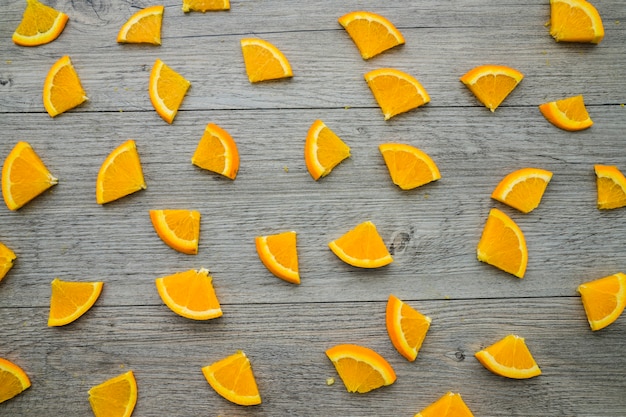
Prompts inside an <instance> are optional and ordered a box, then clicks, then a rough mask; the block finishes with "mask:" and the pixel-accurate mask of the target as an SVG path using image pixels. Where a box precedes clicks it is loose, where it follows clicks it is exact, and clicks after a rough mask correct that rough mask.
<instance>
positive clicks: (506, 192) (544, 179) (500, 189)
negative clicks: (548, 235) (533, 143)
mask: <svg viewBox="0 0 626 417" xmlns="http://www.w3.org/2000/svg"><path fill="white" fill-rule="evenodd" d="M551 179H552V172H550V171H546V170H545V169H539V168H522V169H518V170H517V171H513V172H511V173H509V174H508V175H507V176H505V177H504V178H502V180H501V181H500V182H499V183H498V185H497V186H496V188H495V189H494V190H493V193H491V198H493V199H494V200H497V201H499V202H501V203H504V204H506V205H508V206H510V207H513V208H515V209H518V210H519V211H521V212H522V213H530V212H531V211H533V210H534V209H536V208H537V206H539V203H540V202H541V197H543V193H544V192H545V191H546V187H547V186H548V183H549V182H550V180H551Z"/></svg>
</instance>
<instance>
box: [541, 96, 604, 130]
mask: <svg viewBox="0 0 626 417" xmlns="http://www.w3.org/2000/svg"><path fill="white" fill-rule="evenodd" d="M539 110H540V111H541V114H543V116H544V117H545V118H546V119H547V120H548V121H549V122H550V123H552V124H553V125H555V126H556V127H558V128H561V129H563V130H568V131H572V132H573V131H577V130H583V129H587V128H588V127H591V126H592V125H593V121H592V120H591V118H590V117H589V113H587V108H586V107H585V101H584V99H583V96H581V95H578V96H573V97H569V98H565V99H563V100H556V101H551V102H549V103H543V104H541V105H539Z"/></svg>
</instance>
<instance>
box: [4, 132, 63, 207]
mask: <svg viewBox="0 0 626 417" xmlns="http://www.w3.org/2000/svg"><path fill="white" fill-rule="evenodd" d="M57 183H58V180H57V179H56V178H55V177H53V176H52V174H50V171H48V168H46V166H45V165H44V164H43V162H42V161H41V159H40V158H39V155H37V154H36V153H35V151H34V150H33V148H32V147H31V146H30V145H29V144H28V143H27V142H18V143H17V144H16V145H15V146H14V147H13V150H11V152H10V153H9V155H8V156H7V157H6V159H5V160H4V166H3V167H2V195H3V196H4V202H5V203H6V205H7V207H8V208H9V210H17V209H19V208H20V207H22V206H24V204H26V203H28V202H29V201H31V200H32V199H33V198H35V197H37V196H38V195H39V194H41V193H43V192H44V191H46V190H47V189H48V188H50V187H52V186H53V185H55V184H57Z"/></svg>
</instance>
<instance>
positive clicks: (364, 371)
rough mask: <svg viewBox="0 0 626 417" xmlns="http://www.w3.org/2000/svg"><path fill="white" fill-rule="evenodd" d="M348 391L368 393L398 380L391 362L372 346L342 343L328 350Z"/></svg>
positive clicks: (327, 353)
mask: <svg viewBox="0 0 626 417" xmlns="http://www.w3.org/2000/svg"><path fill="white" fill-rule="evenodd" d="M326 356H328V358H329V359H330V360H331V362H332V363H333V365H335V369H336V370H337V373H338V374H339V377H340V378H341V380H342V381H343V384H344V385H345V387H346V389H347V390H348V392H358V393H361V394H363V393H366V392H369V391H371V390H373V389H376V388H380V387H382V386H386V385H391V384H393V383H394V382H395V381H396V373H395V372H394V370H393V368H392V367H391V365H389V362H387V361H386V360H385V358H383V357H382V356H380V355H379V354H378V353H376V352H375V351H373V350H372V349H370V348H367V347H364V346H359V345H353V344H341V345H336V346H333V347H331V348H330V349H328V350H327V351H326Z"/></svg>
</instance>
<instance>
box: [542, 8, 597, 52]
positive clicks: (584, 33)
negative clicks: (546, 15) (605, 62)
mask: <svg viewBox="0 0 626 417" xmlns="http://www.w3.org/2000/svg"><path fill="white" fill-rule="evenodd" d="M550 35H552V37H553V38H554V39H555V40H556V41H557V42H584V43H596V44H597V43H600V41H602V39H603V38H604V26H603V25H602V18H601V17H600V13H598V10H597V9H596V8H595V7H593V4H591V3H589V2H588V1H586V0H550Z"/></svg>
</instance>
